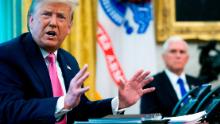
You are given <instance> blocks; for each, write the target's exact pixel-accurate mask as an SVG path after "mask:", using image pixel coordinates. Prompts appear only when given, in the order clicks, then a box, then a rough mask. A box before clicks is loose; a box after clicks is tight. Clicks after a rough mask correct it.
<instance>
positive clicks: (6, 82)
mask: <svg viewBox="0 0 220 124" xmlns="http://www.w3.org/2000/svg"><path fill="white" fill-rule="evenodd" d="M74 2H75V0H32V5H31V7H30V10H29V14H28V19H29V23H28V28H29V30H30V32H29V33H24V34H22V35H21V36H19V37H17V38H15V39H12V40H11V41H9V42H7V43H4V44H1V45H0V70H1V71H0V124H55V123H56V124H57V123H59V124H60V123H62V124H64V123H67V124H72V123H73V122H74V121H76V120H81V121H82V120H87V119H88V118H98V117H103V116H105V115H108V114H117V113H118V112H121V111H122V110H123V109H124V108H127V107H129V106H131V105H133V104H135V103H136V102H137V100H138V99H140V97H141V96H142V95H143V94H145V93H149V92H152V91H153V90H154V89H155V88H147V89H143V86H144V85H146V84H148V83H149V82H151V81H152V80H153V78H147V76H148V75H149V72H144V71H143V70H139V71H137V72H136V73H135V74H134V75H133V76H132V78H131V79H129V80H128V81H122V80H121V82H120V84H119V95H118V97H115V98H113V99H112V98H110V99H105V100H100V101H94V102H91V101H89V100H88V99H87V98H86V96H85V95H84V93H85V92H86V91H88V90H89V87H82V85H83V82H84V81H85V80H86V79H87V78H88V76H89V73H88V72H87V67H88V65H85V66H84V67H83V68H82V69H81V70H80V69H79V66H78V63H77V61H76V60H75V58H74V57H73V56H72V55H70V53H68V52H66V51H65V50H63V49H61V48H60V45H61V44H62V42H63V40H64V39H65V37H66V36H67V35H68V34H69V32H70V29H71V26H72V20H73V12H74V8H75V5H76V3H74Z"/></svg>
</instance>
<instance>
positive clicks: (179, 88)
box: [140, 36, 199, 116]
mask: <svg viewBox="0 0 220 124" xmlns="http://www.w3.org/2000/svg"><path fill="white" fill-rule="evenodd" d="M162 58H163V60H164V62H165V65H166V69H165V70H164V71H162V72H160V73H158V74H156V75H155V76H154V80H153V82H152V83H151V84H149V85H146V87H151V86H154V87H155V88H156V91H155V92H152V93H149V94H145V95H143V96H142V98H141V107H140V110H141V113H142V114H148V113H161V114H162V115H163V116H171V114H172V110H173V108H174V107H175V105H176V103H177V102H178V101H179V100H180V99H181V98H182V96H183V95H185V94H186V93H187V92H188V91H189V90H190V89H191V86H192V84H197V83H199V80H198V79H196V78H194V77H192V76H189V75H186V74H185V72H184V67H185V65H186V63H187V61H188V59H189V54H188V45H187V43H186V41H184V40H183V39H182V38H181V37H178V36H172V37H170V38H169V39H168V40H167V41H166V42H165V43H164V45H163V54H162Z"/></svg>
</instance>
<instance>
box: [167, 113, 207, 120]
mask: <svg viewBox="0 0 220 124" xmlns="http://www.w3.org/2000/svg"><path fill="white" fill-rule="evenodd" d="M205 115H206V112H205V111H201V112H198V113H195V114H189V115H183V116H177V117H164V119H169V120H170V121H169V122H197V121H199V120H201V119H202V118H203V117H204V116H205Z"/></svg>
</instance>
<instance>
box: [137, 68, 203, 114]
mask: <svg viewBox="0 0 220 124" xmlns="http://www.w3.org/2000/svg"><path fill="white" fill-rule="evenodd" d="M186 80H187V83H188V85H189V88H190V89H191V86H192V85H197V84H198V82H199V81H198V80H197V79H196V78H194V77H191V76H189V75H186ZM151 86H154V87H156V90H155V91H154V92H152V93H149V94H145V95H143V96H142V98H141V107H140V110H141V113H142V114H149V113H161V114H162V115H163V116H171V113H172V110H173V108H174V107H175V105H176V103H177V102H178V97H177V95H176V92H175V90H174V88H173V86H172V84H171V82H170V80H169V78H168V76H167V75H166V73H165V72H164V71H163V72H160V73H158V74H157V75H155V76H154V80H153V81H152V82H151V83H150V84H149V85H147V86H146V87H151Z"/></svg>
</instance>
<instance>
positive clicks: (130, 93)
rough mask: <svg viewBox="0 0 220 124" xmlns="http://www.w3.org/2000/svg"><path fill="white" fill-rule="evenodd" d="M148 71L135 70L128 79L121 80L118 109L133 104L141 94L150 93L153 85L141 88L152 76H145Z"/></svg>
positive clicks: (153, 88)
mask: <svg viewBox="0 0 220 124" xmlns="http://www.w3.org/2000/svg"><path fill="white" fill-rule="evenodd" d="M149 74H150V72H149V71H148V72H144V71H143V70H139V71H137V72H136V73H135V74H134V75H133V77H132V78H131V79H130V80H128V81H126V82H125V81H123V80H121V81H120V83H119V109H123V108H127V107H129V106H131V105H133V104H135V103H136V102H137V101H138V100H139V99H140V98H141V96H142V95H143V94H145V93H150V92H152V91H154V90H155V87H151V88H146V89H143V87H144V86H145V85H147V84H148V83H150V82H151V81H152V80H153V78H152V77H147V76H148V75H149Z"/></svg>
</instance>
